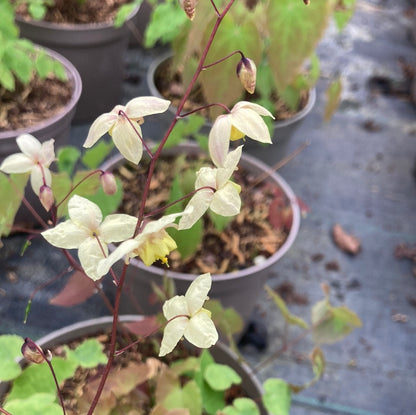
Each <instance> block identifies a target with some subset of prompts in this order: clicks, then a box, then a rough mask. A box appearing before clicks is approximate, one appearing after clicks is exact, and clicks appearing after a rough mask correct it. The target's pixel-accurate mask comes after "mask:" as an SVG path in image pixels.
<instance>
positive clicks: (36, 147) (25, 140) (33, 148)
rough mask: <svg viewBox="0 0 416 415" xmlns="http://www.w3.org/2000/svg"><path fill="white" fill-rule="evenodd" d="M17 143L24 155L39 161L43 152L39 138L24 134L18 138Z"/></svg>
mask: <svg viewBox="0 0 416 415" xmlns="http://www.w3.org/2000/svg"><path fill="white" fill-rule="evenodd" d="M16 143H17V145H18V146H19V148H20V151H21V152H22V153H23V154H25V155H26V156H28V157H30V158H31V159H32V160H34V161H37V159H38V158H39V155H40V153H41V151H42V144H41V143H40V141H39V140H38V139H37V138H35V137H33V135H30V134H22V135H20V136H19V137H17V138H16Z"/></svg>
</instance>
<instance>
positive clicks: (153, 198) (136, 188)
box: [114, 157, 292, 274]
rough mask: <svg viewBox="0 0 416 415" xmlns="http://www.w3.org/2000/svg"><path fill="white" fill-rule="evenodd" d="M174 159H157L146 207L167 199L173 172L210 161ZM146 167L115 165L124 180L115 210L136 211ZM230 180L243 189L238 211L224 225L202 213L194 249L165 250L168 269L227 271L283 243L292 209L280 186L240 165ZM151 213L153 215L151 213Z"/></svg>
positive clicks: (154, 207) (252, 261)
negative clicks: (200, 231) (261, 179)
mask: <svg viewBox="0 0 416 415" xmlns="http://www.w3.org/2000/svg"><path fill="white" fill-rule="evenodd" d="M176 160H177V159H176ZM174 161H175V159H167V158H165V159H161V160H159V161H158V163H156V166H157V167H156V170H155V173H154V175H153V178H152V183H151V186H150V189H151V191H150V194H149V197H148V200H147V204H146V212H152V211H155V210H157V209H159V208H161V207H163V206H165V205H166V204H167V203H168V201H169V197H170V189H171V188H172V182H173V180H174V177H175V176H179V177H185V176H186V175H188V174H189V170H190V171H191V172H195V171H197V170H198V169H199V168H200V167H201V166H202V165H205V166H209V165H210V163H209V162H208V161H207V159H206V158H205V157H201V158H198V159H195V158H192V159H191V158H187V159H186V162H185V163H183V164H182V165H178V163H177V164H176V165H175V164H174ZM146 172H147V167H146V165H145V164H143V165H142V164H140V165H139V166H134V165H130V164H129V165H121V166H120V167H119V168H118V169H117V170H116V171H114V173H115V175H116V176H118V177H119V178H120V179H121V180H122V184H123V192H124V196H123V202H122V206H121V207H120V209H119V210H120V212H122V213H127V214H130V215H136V214H137V212H138V210H139V205H140V200H141V196H142V189H143V188H144V186H145V181H146ZM189 179H190V180H189V181H190V183H192V187H191V188H190V189H189V191H192V190H194V187H193V184H194V181H195V174H194V173H192V174H191V177H189ZM233 180H234V181H235V182H236V183H238V184H239V185H240V186H241V189H242V191H241V194H240V195H241V199H242V207H241V212H240V213H239V214H238V215H237V216H236V217H234V218H233V219H232V220H230V222H229V223H228V224H227V226H226V227H225V229H224V230H219V229H218V228H216V227H215V226H214V223H213V221H212V220H211V218H210V215H209V214H208V213H206V214H205V215H204V216H203V226H204V230H203V238H202V242H201V244H200V245H199V246H198V249H197V251H196V253H195V255H192V256H190V257H188V258H181V257H180V254H179V253H178V251H173V252H172V253H171V254H170V256H169V269H170V270H172V271H177V272H185V273H195V274H200V273H204V272H211V273H212V274H221V273H226V272H232V271H235V270H239V269H244V268H247V267H249V266H252V265H254V264H255V262H256V260H259V259H262V258H268V257H270V256H271V255H273V254H274V253H275V252H276V251H277V250H278V249H279V247H280V246H281V245H282V244H283V243H284V241H285V240H286V238H287V235H288V232H289V230H290V227H291V223H292V210H291V207H290V204H289V202H288V199H287V198H286V195H285V194H284V193H283V191H282V190H281V189H280V188H279V187H276V186H275V185H274V184H272V183H269V182H267V181H264V182H261V183H259V184H257V185H255V180H256V177H254V176H253V175H252V174H250V173H248V172H247V171H244V170H243V169H242V168H241V167H239V170H237V171H236V172H235V173H234V175H233ZM184 194H185V193H184ZM155 218H157V216H153V217H152V218H151V219H155ZM155 265H158V263H155ZM160 266H165V265H161V264H160Z"/></svg>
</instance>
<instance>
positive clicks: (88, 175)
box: [56, 170, 103, 209]
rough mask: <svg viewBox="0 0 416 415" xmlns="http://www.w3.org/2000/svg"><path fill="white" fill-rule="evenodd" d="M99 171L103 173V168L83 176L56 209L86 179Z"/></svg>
mask: <svg viewBox="0 0 416 415" xmlns="http://www.w3.org/2000/svg"><path fill="white" fill-rule="evenodd" d="M97 173H99V174H100V175H101V174H103V171H102V170H94V171H92V172H90V173H88V174H87V175H86V176H85V177H83V178H82V179H81V180H80V181H79V182H78V183H77V184H76V185H75V186H73V187H72V188H71V190H70V191H69V192H68V194H67V195H66V196H65V197H64V198H63V199H62V200H61V201H60V202H59V203H58V204H57V205H56V209H58V208H59V206H61V205H62V203H64V202H65V200H66V199H68V197H69V196H71V193H72V192H73V191H74V190H75V189H76V188H77V187H78V186H80V185H81V184H82V183H84V182H85V180H87V179H89V178H90V177H92V176H94V174H97Z"/></svg>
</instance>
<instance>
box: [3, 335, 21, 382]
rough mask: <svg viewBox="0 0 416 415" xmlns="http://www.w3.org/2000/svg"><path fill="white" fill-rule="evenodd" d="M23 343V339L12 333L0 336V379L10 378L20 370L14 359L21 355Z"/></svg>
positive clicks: (6, 379)
mask: <svg viewBox="0 0 416 415" xmlns="http://www.w3.org/2000/svg"><path fill="white" fill-rule="evenodd" d="M23 343H24V340H23V338H22V337H20V336H16V335H13V334H5V335H2V336H0V381H2V382H5V381H9V380H12V379H14V378H16V377H17V376H18V375H19V374H20V373H21V372H22V369H21V367H20V365H19V364H18V363H17V361H16V360H17V359H18V358H20V357H22V352H21V347H22V345H23Z"/></svg>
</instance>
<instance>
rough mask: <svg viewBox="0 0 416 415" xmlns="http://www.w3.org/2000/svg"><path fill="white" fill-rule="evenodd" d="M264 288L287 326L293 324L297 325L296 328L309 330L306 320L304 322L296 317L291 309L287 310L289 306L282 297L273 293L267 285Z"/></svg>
mask: <svg viewBox="0 0 416 415" xmlns="http://www.w3.org/2000/svg"><path fill="white" fill-rule="evenodd" d="M264 288H265V289H266V291H267V293H268V294H269V296H270V297H271V299H272V300H273V301H274V303H275V304H276V307H277V308H278V309H279V310H280V312H281V313H282V316H283V318H284V319H285V321H286V323H287V324H292V325H295V326H299V327H302V328H303V329H307V328H308V325H307V324H306V323H305V321H304V320H302V319H301V318H300V317H297V316H295V315H294V314H292V313H291V312H290V311H289V309H288V308H287V306H286V304H285V302H284V300H283V298H282V297H280V295H279V294H277V292H275V291H273V290H272V289H271V288H270V287H268V286H267V285H265V286H264Z"/></svg>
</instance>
